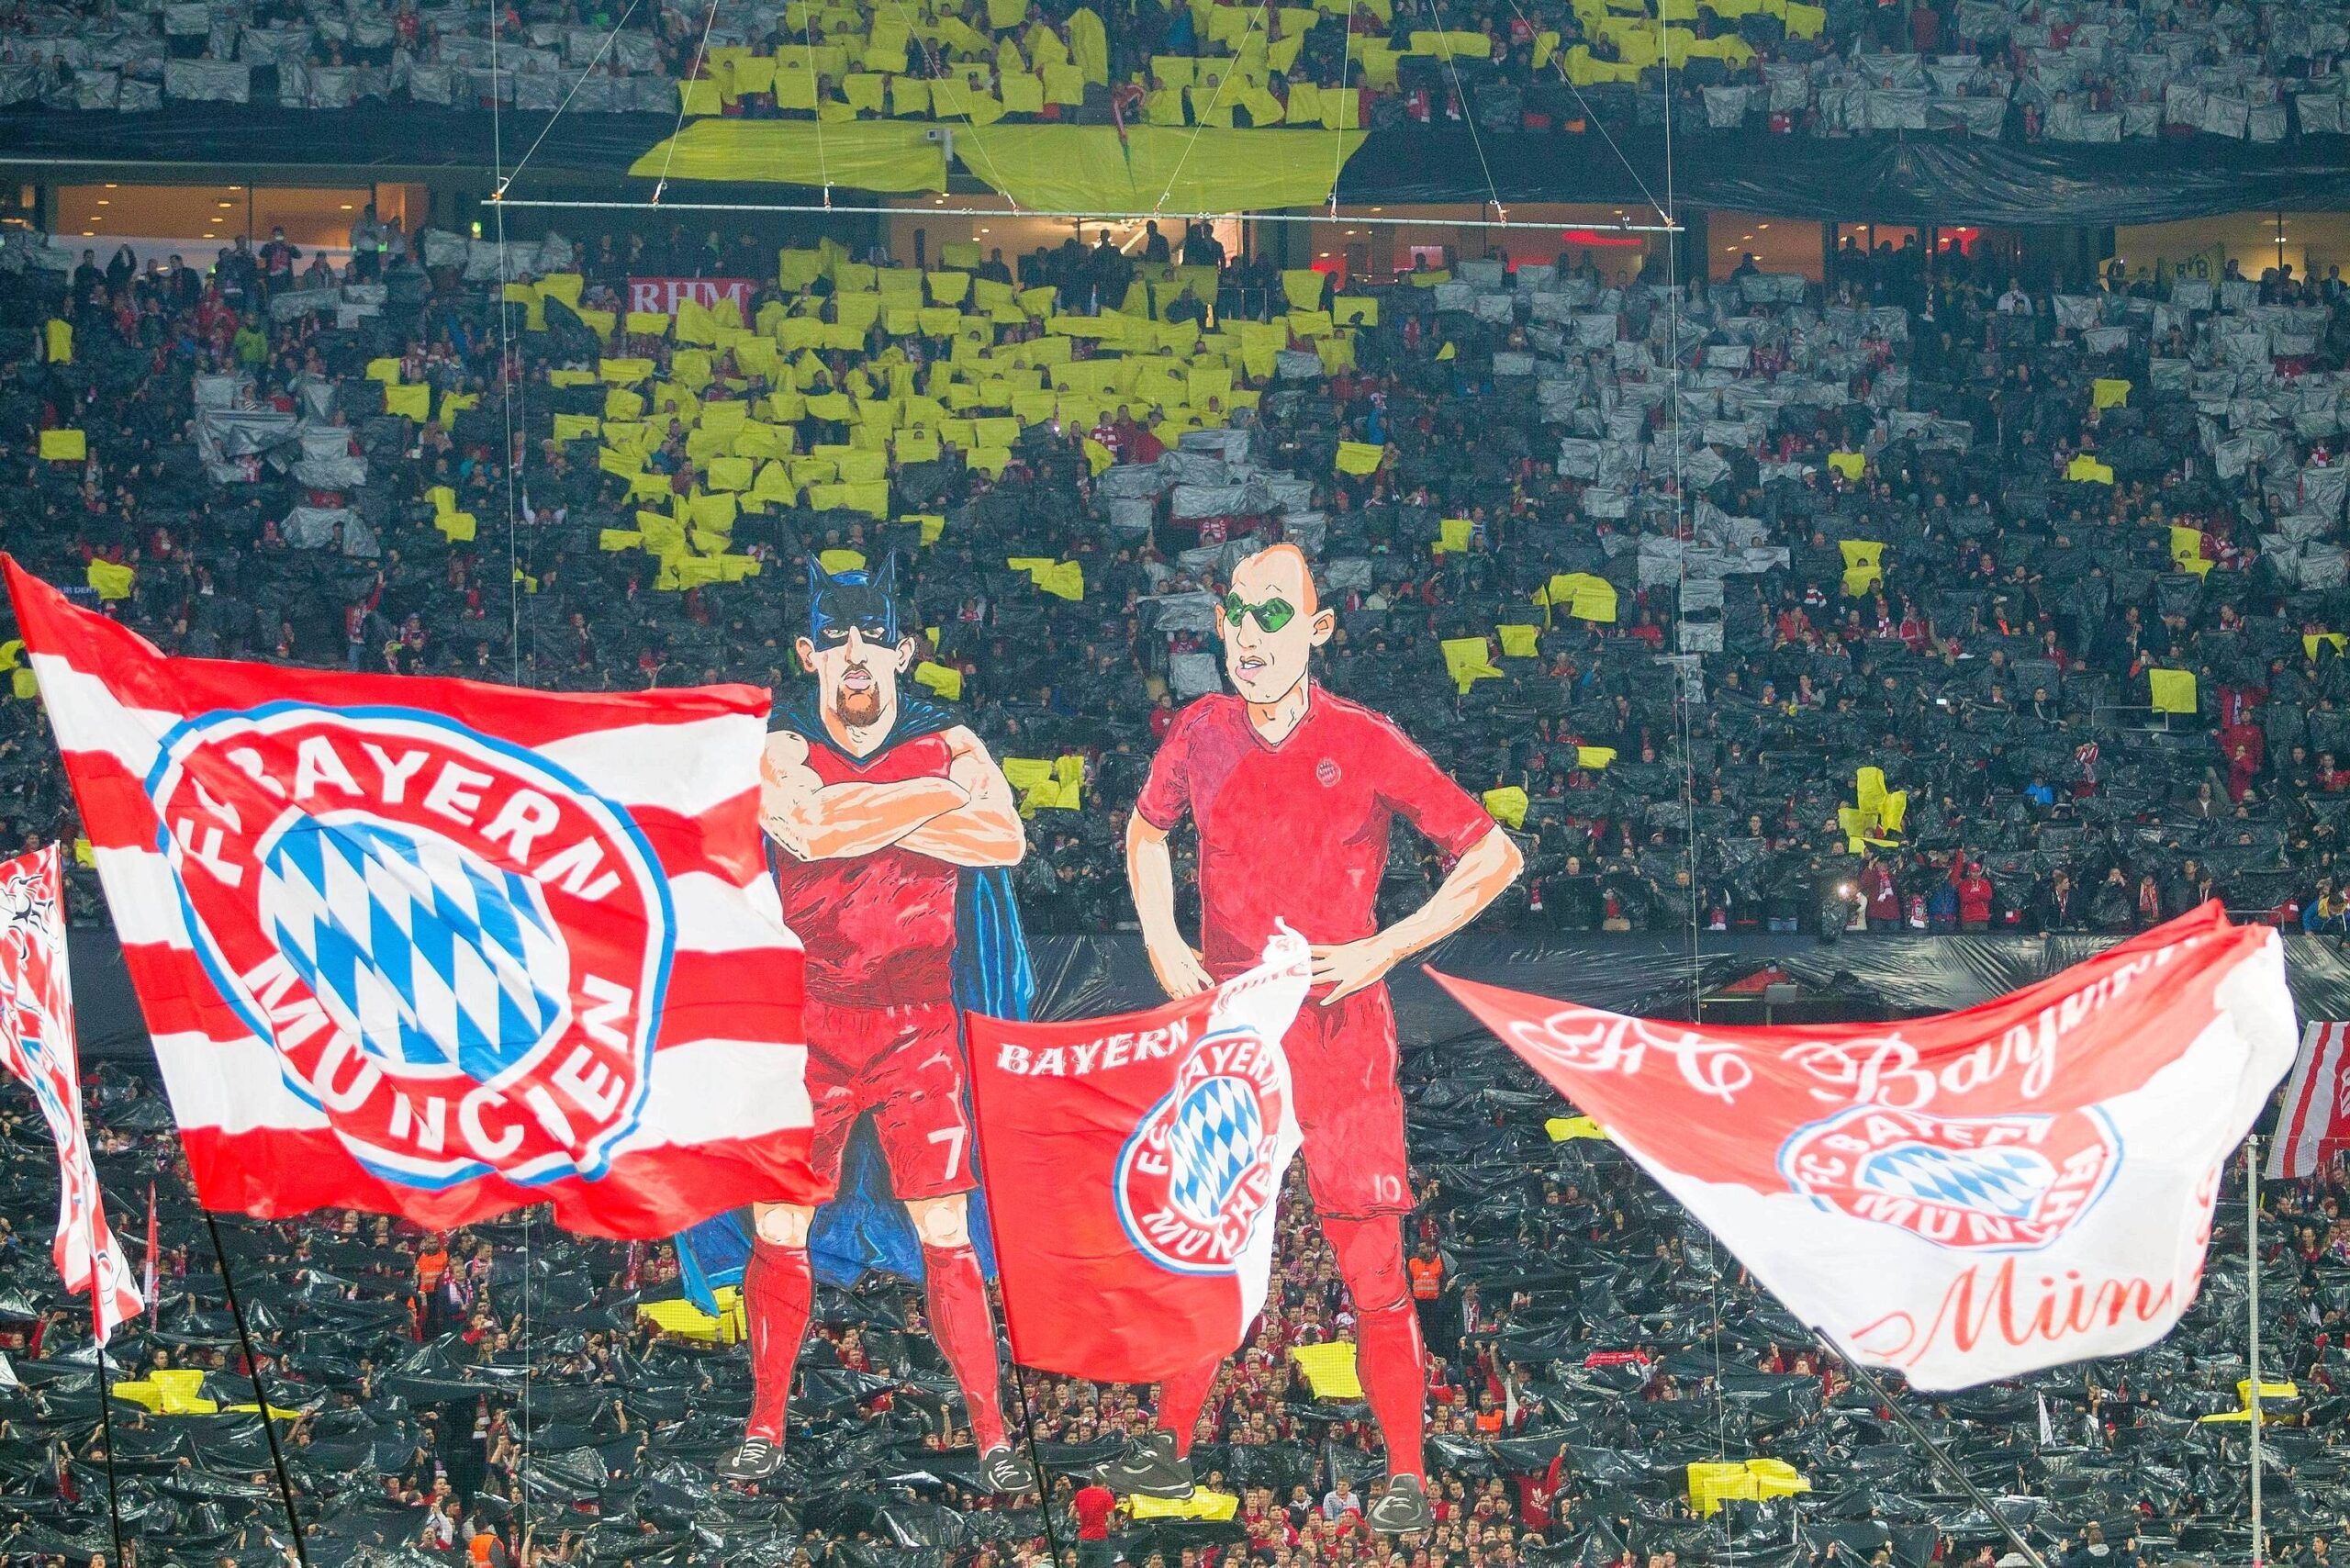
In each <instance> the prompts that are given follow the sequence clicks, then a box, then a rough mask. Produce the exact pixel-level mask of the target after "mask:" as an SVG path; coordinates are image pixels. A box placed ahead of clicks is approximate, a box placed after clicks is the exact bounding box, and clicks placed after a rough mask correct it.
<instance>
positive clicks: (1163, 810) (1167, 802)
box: [1135, 706, 1200, 833]
mask: <svg viewBox="0 0 2350 1568" xmlns="http://www.w3.org/2000/svg"><path fill="white" fill-rule="evenodd" d="M1199 711H1200V710H1199V709H1198V708H1197V707H1196V706H1193V707H1191V708H1186V709H1184V710H1183V711H1181V713H1178V714H1177V715H1175V722H1174V723H1173V724H1171V725H1169V727H1168V731H1167V738H1166V739H1164V740H1162V741H1160V742H1159V743H1158V756H1154V757H1152V758H1151V759H1150V778H1148V779H1147V780H1146V781H1145V782H1144V784H1143V787H1142V794H1141V796H1140V798H1138V799H1137V800H1136V801H1135V810H1136V811H1137V812H1141V813H1142V818H1143V820H1144V821H1145V822H1147V823H1149V824H1150V825H1151V826H1153V827H1155V828H1157V829H1158V831H1159V832H1161V833H1169V832H1172V831H1173V829H1174V827H1175V824H1176V823H1180V822H1181V821H1182V820H1183V815H1184V813H1185V812H1189V811H1190V810H1191V809H1192V735H1193V734H1194V733H1195V732H1196V731H1197V730H1198V728H1199V724H1198V718H1199Z"/></svg>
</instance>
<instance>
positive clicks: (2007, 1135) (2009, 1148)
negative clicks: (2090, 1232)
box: [1779, 1105, 2121, 1252]
mask: <svg viewBox="0 0 2350 1568" xmlns="http://www.w3.org/2000/svg"><path fill="white" fill-rule="evenodd" d="M2120 1163H2121V1139H2120V1137H2117V1136H2116V1134H2115V1133H2114V1131H2113V1128H2112V1126H2111V1125H2110V1124H2109V1122H2108V1121H2107V1120H2106V1118H2105V1116H2104V1115H2103V1114H2101V1113H2099V1112H2098V1111H2096V1110H2094V1109H2092V1110H2088V1111H2062V1112H2057V1113H2054V1114H2015V1115H2004V1116H1930V1115H1926V1114H1922V1113H1919V1112H1916V1111H1894V1110H1888V1109H1886V1107H1884V1106H1882V1105H1855V1106H1853V1107H1852V1108H1851V1109H1849V1110H1846V1111H1843V1112H1840V1113H1839V1114H1836V1115H1834V1116H1831V1117H1830V1118H1829V1119H1827V1120H1826V1121H1821V1122H1814V1123H1812V1124H1810V1125H1809V1126H1803V1127H1798V1128H1796V1131H1795V1134H1794V1136H1792V1137H1789V1138H1788V1139H1787V1141H1786V1144H1785V1147H1784V1148H1782V1149H1781V1150H1780V1152H1779V1169H1780V1170H1781V1171H1782V1172H1783V1173H1784V1174H1785V1177H1786V1179H1787V1182H1788V1185H1790V1186H1791V1187H1793V1188H1794V1189H1795V1190H1796V1192H1798V1193H1804V1194H1805V1195H1806V1196H1807V1197H1809V1198H1811V1199H1812V1200H1813V1201H1814V1202H1817V1203H1818V1204H1823V1205H1825V1206H1827V1207H1830V1208H1833V1209H1839V1210H1841V1211H1842V1212H1843V1213H1845V1214H1848V1215H1852V1216H1854V1217H1855V1218H1858V1219H1867V1220H1875V1221H1877V1222H1879V1223H1880V1224H1884V1225H1891V1226H1898V1227H1899V1228H1901V1229H1903V1230H1907V1231H1908V1232H1909V1233H1910V1234H1912V1235H1914V1236H1918V1237H1921V1238H1924V1239H1926V1240H1928V1241H1930V1242H1933V1243H1934V1244H1935V1245H1937V1246H1940V1247H1953V1248H1963V1249H1977V1250H1985V1251H2001V1252H2013V1251H2030V1250H2031V1249H2035V1248H2041V1247H2045V1246H2047V1245H2048V1244H2049V1243H2051V1242H2053V1241H2054V1240H2055V1239H2056V1238H2058V1237H2060V1236H2062V1235H2064V1234H2065V1231H2067V1230H2069V1229H2070V1228H2071V1227H2072V1226H2073V1224H2074V1222H2076V1220H2078V1219H2079V1218H2080V1217H2081V1216H2082V1215H2085V1214H2087V1212H2088V1210H2089V1208H2090V1206H2091V1205H2092V1204H2095V1203H2096V1202H2097V1201H2098V1197H2099V1196H2100V1195H2102V1194H2103V1193H2104V1192H2105V1189H2106V1186H2107V1184H2108V1183H2109V1182H2110V1181H2111V1180H2112V1177H2113V1172H2114V1169H2115V1167H2116V1166H2117V1165H2119V1164H2120Z"/></svg>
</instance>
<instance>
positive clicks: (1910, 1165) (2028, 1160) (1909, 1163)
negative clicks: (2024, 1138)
mask: <svg viewBox="0 0 2350 1568" xmlns="http://www.w3.org/2000/svg"><path fill="white" fill-rule="evenodd" d="M2055 1181H2056V1168H2055V1167H2054V1166H2053V1165H2051V1164H2049V1163H2048V1160H2047V1159H2046V1158H2045V1157H2044V1156H2042V1155H2041V1154H2040V1153H2038V1152H2037V1151H2035V1150H2032V1149H2029V1148H2017V1147H2015V1146H2013V1145H2008V1146H2003V1147H2000V1148H1936V1147H1934V1146H1933V1145H1931V1144H1922V1143H1903V1144H1896V1145H1894V1146H1893V1147H1892V1148H1881V1149H1879V1150H1877V1151H1876V1152H1875V1153H1874V1154H1872V1155H1870V1156H1868V1157H1867V1158H1866V1159H1863V1161H1862V1162H1861V1169H1860V1171H1859V1184H1860V1185H1861V1186H1863V1187H1864V1188H1867V1189H1868V1190H1869V1191H1871V1192H1876V1193H1886V1194H1888V1195H1889V1196H1893V1197H1901V1198H1918V1199H1922V1200H1924V1201H1925V1202H1928V1203H1935V1204H1950V1205H1951V1206H1952V1207H1953V1208H1963V1209H1974V1210H1976V1211H1978V1212H1987V1213H1991V1214H1996V1215H2006V1216H2007V1217H2008V1218H2009V1219H2029V1218H2031V1215H2032V1211H2033V1210H2034V1209H2036V1208H2037V1207H2039V1204H2040V1200H2041V1198H2042V1195H2043V1194H2045V1193H2047V1191H2048V1189H2049V1188H2050V1187H2051V1186H2053V1185H2054V1183H2055Z"/></svg>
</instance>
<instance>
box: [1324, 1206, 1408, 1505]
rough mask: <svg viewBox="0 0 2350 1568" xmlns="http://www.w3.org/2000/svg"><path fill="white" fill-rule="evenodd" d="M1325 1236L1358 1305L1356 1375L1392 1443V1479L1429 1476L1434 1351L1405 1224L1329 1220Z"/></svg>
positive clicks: (1386, 1218) (1387, 1218)
mask: <svg viewBox="0 0 2350 1568" xmlns="http://www.w3.org/2000/svg"><path fill="white" fill-rule="evenodd" d="M1322 1233H1323V1235H1325V1236H1326V1237H1327V1238H1329V1240H1330V1250H1331V1251H1332V1252H1333V1253H1334V1254H1336V1256H1337V1262H1338V1276H1339V1278H1341V1279H1343V1280H1345V1281H1346V1282H1347V1293H1348V1294H1349V1295H1350V1296H1352V1297H1353V1298H1354V1304H1355V1373H1356V1375H1357V1376H1358V1377H1360V1379H1361V1380H1362V1391H1363V1396H1364V1397H1365V1398H1366V1399H1368V1400H1369V1401H1370V1402H1371V1419H1372V1420H1374V1421H1376V1422H1378V1423H1379V1432H1380V1436H1381V1437H1382V1438H1384V1439H1386V1440H1387V1470H1388V1473H1390V1474H1392V1475H1424V1474H1425V1473H1426V1471H1427V1461H1426V1459H1425V1458H1424V1457H1423V1451H1424V1450H1425V1448H1426V1445H1427V1346H1426V1345H1425V1344H1424V1343H1423V1342H1422V1340H1421V1338H1420V1319H1419V1315H1418V1314H1417V1313H1416V1312H1415V1311H1413V1309H1412V1294H1411V1289H1410V1287H1409V1285H1408V1283H1407V1282H1406V1281H1405V1277H1404V1227H1403V1222H1402V1221H1401V1220H1400V1219H1398V1218H1397V1217H1396V1216H1395V1215H1371V1217H1369V1218H1367V1219H1342V1218H1338V1217H1336V1216H1333V1215H1325V1216H1323V1220H1322Z"/></svg>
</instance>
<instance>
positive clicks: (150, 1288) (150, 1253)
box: [139, 1182, 156, 1316]
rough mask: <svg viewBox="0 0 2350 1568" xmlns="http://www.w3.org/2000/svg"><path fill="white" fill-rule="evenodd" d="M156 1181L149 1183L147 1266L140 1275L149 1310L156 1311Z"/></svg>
mask: <svg viewBox="0 0 2350 1568" xmlns="http://www.w3.org/2000/svg"><path fill="white" fill-rule="evenodd" d="M155 1236H156V1230H155V1183H154V1182H148V1183H147V1266H146V1269H145V1271H143V1272H141V1273H140V1276H139V1279H140V1294H143V1295H145V1296H146V1298H147V1311H148V1313H149V1315H150V1316H152V1315H153V1313H154V1311H155V1305H156V1303H155Z"/></svg>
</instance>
